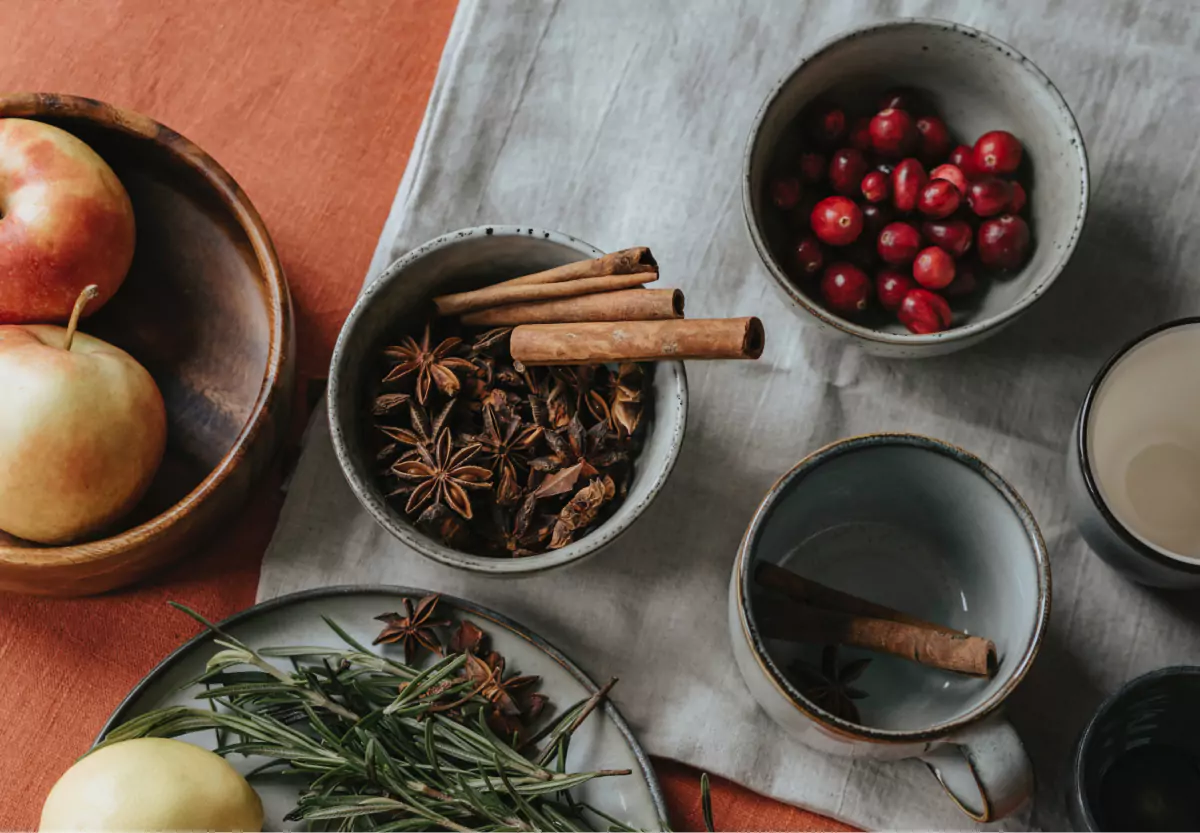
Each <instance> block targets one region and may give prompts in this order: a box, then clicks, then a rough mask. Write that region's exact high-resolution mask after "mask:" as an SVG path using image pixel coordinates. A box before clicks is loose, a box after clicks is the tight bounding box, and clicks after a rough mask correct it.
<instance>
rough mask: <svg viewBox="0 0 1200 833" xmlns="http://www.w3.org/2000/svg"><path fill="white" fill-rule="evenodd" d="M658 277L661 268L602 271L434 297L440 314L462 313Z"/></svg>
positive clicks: (636, 283) (590, 292) (627, 285)
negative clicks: (589, 275)
mask: <svg viewBox="0 0 1200 833" xmlns="http://www.w3.org/2000/svg"><path fill="white" fill-rule="evenodd" d="M656 280H658V273H657V272H639V273H637V274H636V275H602V276H600V277H595V278H580V279H579V280H573V281H566V282H564V283H547V284H540V283H539V284H503V283H497V284H492V285H491V286H485V287H484V288H483V289H476V290H473V291H471V292H455V293H453V294H450V295H439V296H438V297H436V298H434V299H433V303H434V306H436V307H437V312H438V315H461V314H463V313H464V312H474V311H475V310H480V309H488V308H490V307H499V306H504V305H506V304H516V303H525V302H527V301H546V300H549V299H551V298H575V297H578V296H580V295H593V294H595V293H597V292H611V291H612V290H614V289H632V288H633V287H635V286H641V285H642V284H644V283H651V282H653V281H656Z"/></svg>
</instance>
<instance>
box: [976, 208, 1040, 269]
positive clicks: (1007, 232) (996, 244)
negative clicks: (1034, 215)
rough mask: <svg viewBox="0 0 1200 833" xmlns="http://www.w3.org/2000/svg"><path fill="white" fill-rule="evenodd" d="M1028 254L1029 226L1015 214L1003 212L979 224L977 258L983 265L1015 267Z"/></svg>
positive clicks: (1004, 267)
mask: <svg viewBox="0 0 1200 833" xmlns="http://www.w3.org/2000/svg"><path fill="white" fill-rule="evenodd" d="M1028 255H1029V226H1028V225H1026V223H1025V221H1024V220H1022V219H1021V218H1020V217H1018V216H1017V215H1015V214H1004V215H1001V216H999V217H996V218H994V219H991V220H988V221H986V222H984V223H983V224H982V225H980V226H979V259H980V260H981V261H983V265H984V266H990V267H993V268H999V269H1016V268H1017V267H1018V266H1020V265H1021V264H1022V263H1024V262H1025V258H1026V257H1027V256H1028Z"/></svg>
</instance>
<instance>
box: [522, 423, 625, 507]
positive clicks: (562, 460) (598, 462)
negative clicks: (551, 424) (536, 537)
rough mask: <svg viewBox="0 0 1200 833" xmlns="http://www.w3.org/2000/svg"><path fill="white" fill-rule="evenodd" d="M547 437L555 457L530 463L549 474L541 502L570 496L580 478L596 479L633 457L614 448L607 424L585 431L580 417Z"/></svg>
mask: <svg viewBox="0 0 1200 833" xmlns="http://www.w3.org/2000/svg"><path fill="white" fill-rule="evenodd" d="M544 436H545V438H546V442H547V444H548V445H549V446H550V450H551V452H552V453H551V454H550V455H549V456H546V457H538V458H536V459H533V460H530V461H529V465H530V467H531V468H534V469H536V470H537V471H543V472H547V473H548V476H547V477H546V479H545V480H543V481H542V484H541V485H540V486H539V487H538V488H537V491H536V492H534V494H535V495H537V496H538V497H539V498H544V497H554V496H555V495H563V494H566V493H567V492H570V491H572V490H574V488H575V484H576V483H578V482H579V479H580V478H589V477H595V476H596V475H597V474H599V473H600V471H602V470H603V469H607V468H609V467H611V466H614V465H616V464H617V463H620V462H623V461H625V460H627V459H628V457H629V455H628V453H627V452H625V451H624V450H622V449H621V448H618V447H610V443H609V439H610V436H611V435H610V433H609V430H608V426H607V425H606V424H604V423H603V422H597V423H596V424H595V425H593V426H592V427H591V428H588V429H585V428H584V427H583V422H582V421H581V420H580V419H579V414H576V415H575V416H573V417H571V421H570V422H569V423H568V425H567V427H566V428H564V429H562V430H560V431H547V432H545V435H544Z"/></svg>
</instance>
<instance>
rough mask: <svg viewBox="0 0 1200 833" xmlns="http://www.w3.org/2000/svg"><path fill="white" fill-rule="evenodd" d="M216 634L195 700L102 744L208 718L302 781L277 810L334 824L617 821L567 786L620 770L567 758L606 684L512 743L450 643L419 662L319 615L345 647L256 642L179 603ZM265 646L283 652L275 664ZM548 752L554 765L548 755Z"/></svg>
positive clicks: (612, 824)
mask: <svg viewBox="0 0 1200 833" xmlns="http://www.w3.org/2000/svg"><path fill="white" fill-rule="evenodd" d="M175 606H176V607H177V608H179V609H180V610H182V611H183V612H184V613H187V614H188V615H190V616H192V617H193V618H195V619H197V620H198V621H200V622H201V623H203V624H204V625H205V626H206V627H208V628H209V629H210V630H211V631H213V633H214V634H215V635H216V637H217V638H216V639H215V640H214V641H215V642H216V644H217V645H218V646H219V647H220V648H221V650H219V651H218V652H217V653H215V654H214V655H213V656H212V657H211V658H210V659H209V661H208V663H207V664H206V667H205V671H204V673H203V674H202V675H200V677H198V678H197V679H196V680H195V681H194V682H196V683H200V684H203V685H204V690H203V691H201V692H199V693H198V694H197V695H196V696H197V699H198V700H200V701H202V702H203V707H196V708H193V707H188V706H171V707H168V708H163V709H158V710H155V711H151V712H147V713H145V714H141V715H138V716H137V717H134V718H133V719H131V720H129V721H128V722H126V723H125V724H123V725H121V726H119V727H118V728H116V729H115V730H113V731H112V732H111V733H110V734H109V735H108V737H106V738H105V740H104V742H103V743H102V744H101V745H102V746H105V745H108V744H112V743H117V742H119V741H122V740H128V739H130V738H137V737H178V736H180V735H188V734H191V733H193V732H199V731H212V730H216V731H217V732H218V739H219V741H218V743H219V746H218V748H217V750H216V751H217V752H218V754H221V755H234V754H240V755H254V756H261V757H265V758H267V759H269V760H267V761H266V762H265V763H263V764H262V765H260V766H259V767H257V768H256V769H255V770H254V772H253V773H252V774H251V777H254V776H256V775H258V774H261V773H265V772H269V773H271V774H272V775H273V776H278V775H280V774H283V775H287V776H292V777H295V778H297V779H299V780H301V781H302V782H303V786H302V787H301V790H300V795H299V798H298V800H297V803H296V807H295V809H294V810H292V812H291V813H290V814H289V815H288V816H287V820H289V821H304V822H306V823H308V825H309V826H310V828H312V829H336V830H368V829H369V830H452V831H469V830H516V831H533V830H561V831H573V830H595V829H600V828H602V827H609V828H610V829H629V828H627V827H626V826H625V825H623V824H621V823H620V822H618V821H616V820H615V819H611V818H610V817H609V816H607V815H605V814H604V813H601V812H599V811H597V810H595V809H593V808H591V807H589V806H588V805H586V804H583V803H581V802H577V801H575V800H574V799H572V797H571V795H570V790H572V789H575V788H577V787H579V786H581V785H583V784H585V783H587V782H589V781H592V780H594V779H597V778H606V777H611V776H619V775H627V774H629V771H628V770H598V771H594V772H569V771H567V769H566V766H565V757H566V749H567V745H568V743H569V742H570V738H571V735H572V733H573V732H574V731H575V730H576V729H577V728H578V727H579V725H580V724H581V723H582V722H583V720H584V719H585V718H586V717H587V715H588V714H589V713H590V712H591V711H592V709H594V708H595V706H596V705H598V704H599V703H600V702H601V701H602V700H603V697H604V695H605V694H606V693H607V692H608V690H609V689H610V688H611V686H612V684H611V683H610V684H609V685H608V686H605V687H604V689H602V690H601V691H600V692H598V693H597V694H596V695H595V696H593V697H592V698H589V699H588V700H586V701H584V702H583V703H580V704H578V705H577V706H575V707H573V708H571V709H568V710H567V711H566V712H564V713H563V714H562V715H561V716H560V717H559V718H558V719H557V720H556V721H554V722H553V723H552V724H551V726H549V727H548V728H547V729H546V730H545V731H544V732H543V733H542V734H541V735H540V736H539V737H538V740H544V744H543V745H542V746H540V747H539V746H538V745H537V744H536V742H535V743H533V744H528V743H527V744H526V746H525V747H523V748H522V749H517V748H515V747H514V746H513V745H512V744H510V743H509V742H507V741H506V740H503V739H501V738H500V737H498V736H497V735H496V734H495V733H494V732H493V731H492V730H491V728H489V726H488V721H487V720H486V709H487V707H488V706H489V705H490V703H489V702H488V700H487V699H485V698H484V697H483V696H481V695H480V694H479V691H478V688H477V685H476V683H475V682H473V681H472V680H470V679H469V678H467V677H466V676H464V675H461V673H460V672H461V669H462V666H463V665H464V663H465V662H466V658H467V655H466V654H449V655H448V656H446V657H444V658H442V659H440V660H439V661H437V662H436V663H434V664H432V665H430V666H429V667H428V668H425V669H417V668H413V667H411V666H409V665H406V664H403V663H400V662H397V661H395V660H393V659H390V658H387V657H383V656H380V655H378V654H375V653H373V652H372V651H370V650H369V649H367V648H366V647H365V646H363V645H361V644H359V643H358V642H356V641H355V640H354V639H353V638H351V637H350V636H349V634H347V633H346V632H345V631H344V630H343V629H342V628H340V627H338V625H337V624H336V623H334V622H332V621H331V620H328V619H326V622H327V623H328V624H329V626H330V628H332V629H333V631H334V632H335V633H336V634H337V635H338V636H339V637H340V638H341V639H342V640H343V641H344V642H345V643H346V644H347V646H348V648H347V649H330V648H317V647H285V648H264V649H261V650H255V649H253V648H251V647H250V646H248V645H246V644H245V643H243V642H241V641H240V640H238V639H236V638H235V637H233V636H231V635H230V634H228V633H226V632H224V631H222V630H221V629H220V628H219V627H217V626H216V625H213V624H212V623H210V622H208V621H207V620H205V619H204V618H203V617H202V616H200V615H198V614H196V613H195V612H194V611H192V610H190V609H188V608H187V607H184V606H183V605H175ZM268 657H272V658H282V659H286V660H288V661H289V662H290V663H291V668H290V670H283V669H281V668H279V667H276V666H275V665H273V664H272V663H271V662H269V661H268V659H267V658H268ZM551 762H553V768H550V767H551Z"/></svg>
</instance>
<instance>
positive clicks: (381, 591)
mask: <svg viewBox="0 0 1200 833" xmlns="http://www.w3.org/2000/svg"><path fill="white" fill-rule="evenodd" d="M430 592H431V591H429V590H422V589H421V588H418V587H403V586H400V585H394V584H379V585H368V584H344V585H336V586H333V587H321V588H317V589H314V590H301V591H300V592H298V593H289V594H287V595H284V596H277V597H275V598H274V599H268V600H267V601H265V602H259V603H258V604H255V605H252V606H250V607H248V608H246V609H245V610H242V611H239V612H237V613H235V614H233V615H232V616H230V617H229V618H227V619H224V620H222V621H220V622H218V623H217V626H218V627H222V628H226V627H231V626H233V625H238V624H240V623H242V622H245V621H248V620H250V619H254V618H257V617H259V616H262V615H263V614H266V613H270V612H272V611H274V610H277V609H279V608H284V607H288V606H289V605H292V604H295V603H297V602H305V601H309V600H311V599H322V598H330V597H335V596H365V595H369V594H374V595H395V596H418V597H419V596H427V595H429V594H430ZM440 595H441V597H442V598H443V599H445V600H446V601H448V602H449V603H450V604H451V605H452V606H454V607H456V608H458V609H460V610H463V611H465V612H467V613H470V614H473V615H475V616H478V617H480V618H483V619H487V620H488V621H489V622H493V623H494V624H496V625H499V626H500V627H502V628H505V629H506V630H508V631H510V632H512V633H513V634H515V635H517V636H519V637H520V638H522V639H524V640H525V641H526V642H528V643H529V644H530V645H532V646H533V647H534V648H537V649H538V650H540V651H541V652H542V653H544V654H546V655H547V656H549V657H550V658H551V659H552V660H554V661H555V662H556V663H558V665H559V666H561V667H562V669H563V670H564V671H566V672H567V673H568V674H570V675H571V676H572V677H574V678H575V679H576V680H577V681H578V682H579V683H580V685H582V686H583V687H584V688H585V689H587V690H588V691H589V692H591V693H593V694H594V693H596V692H597V691H599V689H600V687H599V686H597V685H596V683H595V682H593V681H592V678H591V677H589V676H588V675H587V674H585V673H584V672H583V670H582V669H580V668H579V666H577V665H576V664H575V663H574V662H572V661H571V660H570V659H568V658H567V656H566V655H565V654H563V652H562V651H560V650H558V649H557V648H555V647H554V646H553V645H551V644H550V643H549V642H547V641H546V640H545V639H543V638H542V637H540V636H538V635H537V634H536V633H534V632H533V631H531V630H529V628H527V627H525V626H524V625H522V624H520V623H518V622H514V621H513V620H512V619H509V618H508V617H507V616H505V615H504V614H502V613H497V612H496V611H494V610H492V609H490V608H487V607H483V606H482V605H478V604H475V603H474V602H470V601H467V600H466V599H462V598H460V597H458V596H451V595H449V594H445V593H442V594H440ZM211 639H212V633H211V632H210V631H202V632H201V633H198V634H196V635H195V636H193V637H192V638H191V639H189V640H188V641H187V642H185V643H183V644H182V645H180V646H179V647H178V648H176V649H175V650H174V651H172V652H171V653H170V654H168V655H167V656H166V658H165V659H163V660H162V661H161V662H159V663H158V664H157V665H155V666H154V668H152V669H150V671H149V673H147V674H146V676H144V677H142V679H141V680H139V681H138V683H137V685H135V686H134V687H133V688H132V689H130V691H129V693H128V694H127V695H125V697H124V699H122V700H121V702H120V704H118V706H117V707H116V708H115V709H114V710H113V713H112V714H111V715H109V718H108V720H106V721H105V722H104V726H103V727H102V728H101V729H100V733H99V734H98V735H96V739H95V740H94V741H92V746H93V747H94V746H95V745H96V744H98V743H99V742H100V741H102V740H103V739H104V737H105V735H107V734H108V733H109V732H111V731H112V730H113V729H115V728H116V727H117V726H118V725H120V724H121V723H123V722H124V716H125V712H126V711H128V710H129V709H130V708H132V706H133V704H134V702H135V701H136V700H137V699H138V697H139V696H140V695H141V694H142V693H143V692H144V691H145V689H146V688H148V687H149V686H150V685H151V683H153V682H154V681H155V680H157V679H158V677H159V676H160V675H161V674H163V673H164V672H166V670H167V669H169V668H170V667H171V666H173V665H174V664H175V663H176V662H178V661H179V660H180V659H182V658H183V657H184V656H186V655H187V654H190V653H191V652H192V651H195V650H196V649H198V648H199V647H201V646H202V645H204V644H205V643H207V642H209V641H210V640H211ZM604 713H605V716H607V717H608V718H609V719H610V720H612V722H613V723H614V724H615V725H616V727H617V731H619V732H620V733H621V736H622V737H624V738H625V742H626V743H627V744H628V745H629V748H630V750H631V751H632V752H633V755H634V757H635V758H637V762H638V765H639V766H640V767H641V770H642V777H643V778H644V779H645V780H646V787H647V789H648V790H649V791H650V799H651V801H653V802H654V809H655V810H656V811H657V812H658V819H659V823H660V825H661V826H662V827H663V828H664V829H669V824H668V822H667V819H668V816H667V806H666V802H665V801H664V799H663V794H662V788H661V787H660V786H659V783H658V776H657V775H655V773H654V768H653V767H651V766H650V759H649V757H648V756H647V755H646V750H644V749H642V746H641V744H640V743H638V740H637V738H635V737H634V736H633V731H632V730H631V729H630V728H629V724H628V723H626V722H625V718H624V717H623V716H622V715H621V712H620V710H619V709H617V707H616V704H614V703H613V702H612V701H611V700H605V702H604ZM89 748H90V747H89Z"/></svg>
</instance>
